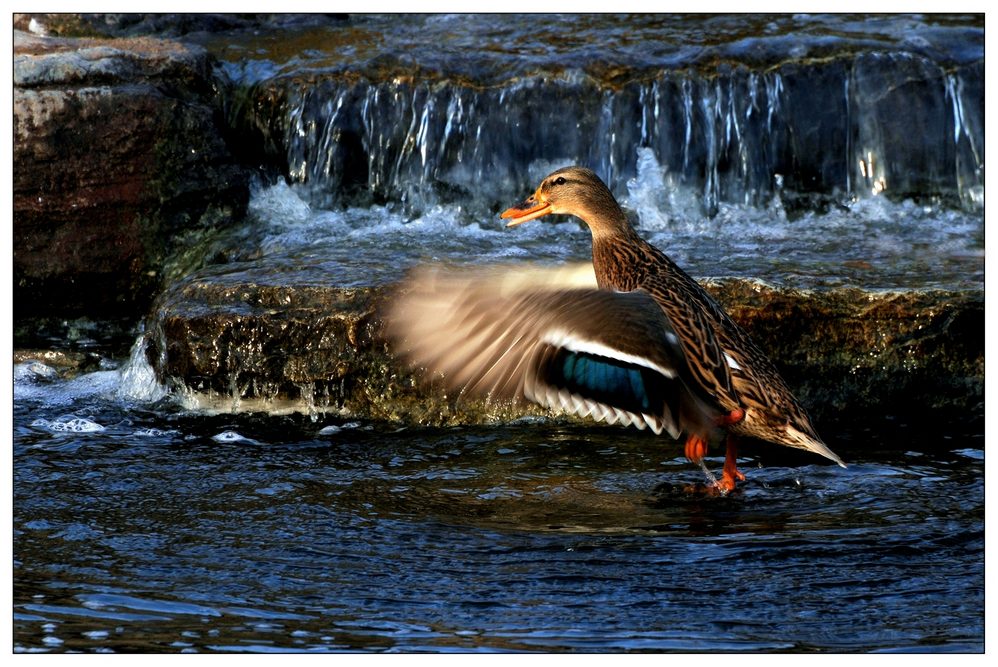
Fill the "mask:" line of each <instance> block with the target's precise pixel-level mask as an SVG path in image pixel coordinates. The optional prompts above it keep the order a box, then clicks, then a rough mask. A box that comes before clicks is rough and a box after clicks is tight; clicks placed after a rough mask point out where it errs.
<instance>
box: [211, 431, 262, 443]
mask: <svg viewBox="0 0 998 667" xmlns="http://www.w3.org/2000/svg"><path fill="white" fill-rule="evenodd" d="M211 439H212V440H214V441H215V442H220V443H225V444H233V443H240V444H244V445H259V444H260V443H259V442H258V441H256V440H253V439H252V438H247V437H246V436H244V435H241V434H239V433H236V432H235V431H222V432H221V433H218V434H217V435H213V436H211Z"/></svg>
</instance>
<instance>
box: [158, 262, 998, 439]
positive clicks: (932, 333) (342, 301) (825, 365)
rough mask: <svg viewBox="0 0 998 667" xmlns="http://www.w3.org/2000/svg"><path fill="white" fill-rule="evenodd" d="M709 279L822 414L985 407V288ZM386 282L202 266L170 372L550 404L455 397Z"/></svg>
mask: <svg viewBox="0 0 998 667" xmlns="http://www.w3.org/2000/svg"><path fill="white" fill-rule="evenodd" d="M706 286H707V288H708V289H709V290H710V291H711V292H712V293H713V294H714V295H715V296H716V297H717V299H718V300H719V301H720V302H721V303H722V304H723V305H724V306H725V308H726V309H728V312H730V314H731V315H732V317H733V318H734V319H735V320H736V321H738V322H739V323H740V324H741V325H742V326H744V327H745V328H746V329H747V330H748V331H749V333H750V334H751V335H752V337H753V339H754V340H755V341H756V342H757V343H758V344H759V345H760V347H762V348H763V350H764V351H766V352H767V354H769V355H770V356H771V358H772V359H773V360H774V361H775V362H776V364H777V366H778V367H779V368H780V369H781V372H782V373H783V374H784V377H785V378H786V379H787V381H788V383H789V384H790V386H791V387H792V388H793V389H794V390H795V392H797V393H798V395H799V397H800V398H801V399H802V401H803V402H804V403H805V405H807V406H808V409H809V410H810V412H811V413H812V415H813V416H814V417H815V418H816V419H817V421H818V422H819V424H820V423H821V422H826V423H839V424H850V425H853V424H856V423H868V424H878V423H880V424H882V423H883V421H884V420H893V419H897V420H905V421H908V422H910V423H919V422H924V421H925V420H936V419H958V420H961V421H964V422H967V423H970V422H973V421H974V420H978V419H982V418H983V395H984V393H983V392H984V383H983V378H984V340H983V317H984V308H983V298H982V296H981V295H979V294H968V293H956V292H945V291H898V292H871V291H864V290H859V289H836V290H830V291H821V292H804V291H799V290H793V289H782V288H774V287H770V286H766V285H764V284H761V283H758V282H755V281H748V280H735V279H731V280H724V281H720V282H714V281H709V282H707V283H706ZM383 298H384V291H383V290H381V289H379V288H363V289H342V288H336V287H314V286H313V287H293V286H268V285H262V284H258V283H255V282H252V281H249V280H247V281H245V282H242V283H237V284H235V285H233V284H232V283H231V282H226V284H218V283H216V282H215V281H213V280H212V279H211V278H210V277H207V276H203V277H200V278H199V277H196V276H195V277H192V279H191V280H189V281H188V282H187V283H186V284H184V285H180V286H177V287H175V288H173V289H171V290H169V291H168V292H167V293H166V294H164V295H163V297H162V298H161V299H160V301H159V302H158V305H157V308H156V309H155V312H156V314H155V316H154V317H153V318H152V319H151V321H150V322H149V326H148V330H149V331H150V332H151V336H150V338H151V341H152V346H151V347H152V349H151V351H150V357H151V359H152V360H153V363H154V366H155V368H156V370H157V373H158V375H159V377H161V378H163V379H165V380H166V381H167V382H168V383H169V384H170V385H171V386H172V387H173V388H174V389H175V390H177V391H178V392H179V393H181V394H182V395H184V396H186V397H187V398H188V400H189V401H190V402H191V403H192V404H193V405H197V406H200V407H208V408H212V409H217V410H222V411H228V410H236V411H242V410H270V411H274V410H297V411H301V412H309V411H323V410H332V411H340V410H343V411H346V412H347V413H349V414H352V415H356V416H362V417H368V418H375V419H389V420H394V421H399V422H405V423H420V424H459V423H465V424H467V423H483V422H493V421H496V420H507V421H508V420H512V419H515V418H517V417H520V416H523V415H542V414H549V413H547V412H545V411H543V410H541V409H540V408H537V407H536V406H510V405H488V404H486V403H484V402H482V401H480V400H474V399H470V398H466V397H463V398H460V399H458V397H454V396H447V395H445V394H444V392H443V390H442V389H441V388H440V387H439V386H438V385H436V384H434V383H433V381H432V378H430V380H429V381H420V380H419V379H417V378H416V377H414V376H413V375H412V374H411V373H409V372H408V371H407V370H406V369H405V368H404V367H403V366H402V364H401V363H400V362H398V361H397V360H396V359H394V358H393V357H392V356H391V354H390V353H389V351H388V350H387V348H386V346H385V344H384V343H383V342H381V341H380V339H379V337H378V335H377V332H378V328H379V326H380V324H379V322H378V319H377V315H376V313H377V311H378V305H379V303H380V302H381V300H382V299H383Z"/></svg>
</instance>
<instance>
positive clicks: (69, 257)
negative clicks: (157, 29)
mask: <svg viewBox="0 0 998 667" xmlns="http://www.w3.org/2000/svg"><path fill="white" fill-rule="evenodd" d="M14 41H15V55H14V183H13V185H14V187H13V192H14V304H15V306H14V307H15V316H16V318H17V319H18V320H19V321H22V322H23V321H24V318H30V317H36V316H44V317H49V318H51V317H78V316H81V315H87V316H89V317H96V318H101V317H113V316H126V317H127V316H130V317H131V318H133V321H135V320H138V319H139V318H140V317H141V316H142V314H144V313H145V312H146V308H147V306H148V304H149V303H150V302H151V301H152V299H153V297H154V296H155V294H156V293H157V292H158V291H159V290H160V289H161V288H162V286H163V285H164V284H165V282H166V281H167V280H168V279H169V278H170V276H169V275H168V274H169V272H170V267H169V266H167V259H168V258H169V257H170V256H171V254H173V253H174V252H175V251H177V250H183V249H187V248H189V247H190V246H193V245H196V244H197V243H198V239H199V238H200V237H201V235H203V233H204V231H205V230H210V229H212V228H214V227H216V226H218V225H222V224H224V223H227V222H228V221H230V220H232V219H235V218H237V217H240V216H242V214H243V212H244V209H245V206H246V202H247V199H248V179H247V175H246V173H245V172H244V170H243V169H241V168H239V167H237V166H236V165H235V163H234V160H233V158H232V156H231V153H230V151H229V149H228V147H227V146H226V143H225V141H224V140H223V138H222V137H223V132H224V128H223V127H222V125H221V123H220V122H219V118H218V114H217V113H216V108H215V104H216V101H215V91H214V88H213V83H212V78H211V61H210V58H209V56H208V55H207V53H206V52H205V51H204V50H203V49H201V48H200V47H191V46H185V45H182V44H179V43H175V42H169V41H165V40H159V39H152V38H136V39H127V40H104V39H90V38H86V39H63V38H47V37H39V36H34V35H30V34H27V33H22V32H15V40H14Z"/></svg>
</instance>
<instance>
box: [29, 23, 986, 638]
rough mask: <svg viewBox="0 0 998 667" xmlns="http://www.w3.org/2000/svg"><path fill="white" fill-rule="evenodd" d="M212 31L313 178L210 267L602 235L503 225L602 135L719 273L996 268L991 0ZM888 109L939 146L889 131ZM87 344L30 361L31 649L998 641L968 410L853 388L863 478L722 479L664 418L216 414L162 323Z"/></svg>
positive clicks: (325, 267)
mask: <svg viewBox="0 0 998 667" xmlns="http://www.w3.org/2000/svg"><path fill="white" fill-rule="evenodd" d="M458 25H459V26H460V29H457V28H456V26H458ZM555 36H558V38H557V39H555ZM191 39H199V40H201V41H202V43H205V44H206V45H207V46H208V47H209V48H211V49H212V50H214V51H215V52H216V53H217V54H219V56H220V57H221V58H222V59H223V65H222V74H223V75H224V76H225V77H227V78H228V79H229V80H230V85H233V86H236V87H240V86H241V87H242V88H241V90H243V91H244V93H245V94H246V95H247V96H249V95H250V94H251V93H252V91H254V90H255V91H259V90H265V89H268V90H278V91H281V95H283V97H282V99H283V100H284V102H283V106H281V105H278V107H277V108H278V109H279V114H278V121H279V122H276V123H275V124H274V125H273V127H274V128H276V129H274V130H273V132H272V134H271V135H270V136H269V138H270V139H271V140H273V142H275V145H279V146H281V147H282V148H281V150H280V151H278V153H279V159H278V160H277V161H278V162H282V163H283V165H284V167H285V168H286V173H287V178H286V179H277V180H275V179H273V178H264V179H262V180H261V183H260V185H259V186H258V187H257V188H256V190H255V192H254V195H253V199H252V201H251V204H250V213H249V216H248V220H247V224H246V225H245V226H243V227H241V228H240V229H239V230H235V231H233V232H232V233H231V234H230V235H229V236H227V237H225V238H223V239H221V240H220V241H219V243H220V244H221V246H220V247H222V248H223V249H224V254H225V255H226V257H227V259H228V262H227V263H226V264H225V265H219V266H214V267H209V268H208V269H207V270H206V271H205V275H206V276H208V278H209V279H210V280H212V281H216V282H218V283H222V284H224V283H226V282H231V283H233V284H238V283H240V282H244V281H267V282H271V283H277V284H288V285H310V284H319V285H329V284H334V285H339V286H366V285H378V284H384V283H387V282H390V281H392V280H395V279H397V278H398V277H399V276H401V275H402V273H403V271H404V270H405V269H406V267H408V266H411V265H412V264H414V263H416V262H421V261H441V260H442V261H449V262H454V263H464V262H472V263H486V262H487V263H491V262H504V263H510V262H517V261H543V262H551V263H557V262H564V261H578V260H584V259H586V258H587V257H588V252H589V238H588V233H587V232H586V231H585V230H584V229H583V228H582V227H581V226H579V225H578V224H577V223H575V222H566V223H563V224H547V223H543V222H537V223H531V224H529V225H524V226H522V227H519V228H517V229H515V230H507V229H505V228H503V227H502V225H501V223H500V221H499V220H498V218H497V215H496V214H497V212H498V211H499V210H501V208H503V207H504V206H507V205H510V204H512V203H514V202H515V201H518V200H519V199H520V198H522V197H523V196H525V195H526V194H528V193H529V192H530V190H531V189H532V187H533V186H534V185H536V182H537V181H538V179H539V178H540V177H542V176H543V175H544V174H545V173H546V172H547V171H548V170H549V169H552V168H555V167H559V166H563V165H564V164H568V163H572V162H578V163H583V164H587V165H588V166H591V167H593V168H595V169H597V170H598V171H599V172H600V173H601V175H603V176H604V178H606V179H607V181H608V183H609V184H610V185H611V187H612V189H613V190H614V192H615V194H616V195H617V196H618V197H619V199H620V200H621V202H622V203H623V204H624V205H625V207H626V208H627V209H628V212H629V214H630V215H631V216H632V217H633V219H634V222H635V224H636V226H637V228H638V230H639V231H640V233H641V234H643V235H644V236H645V237H646V238H648V239H649V240H651V241H652V242H653V243H655V244H656V245H658V246H660V247H662V248H663V249H665V250H666V251H667V252H668V253H669V254H670V256H672V257H673V259H675V260H676V261H677V262H678V263H679V264H680V265H681V266H684V267H685V268H687V269H688V270H689V271H690V273H691V274H693V275H695V276H703V277H726V276H737V277H745V278H752V279H759V280H763V281H766V282H769V283H773V284H777V285H787V286H793V287H800V288H806V289H833V288H837V287H859V288H863V289H873V290H899V289H902V290H909V289H937V288H942V289H947V290H954V291H959V292H979V291H982V290H983V272H984V217H983V153H982V151H983V102H982V101H981V102H980V103H979V102H978V101H977V100H978V97H977V95H978V94H979V92H980V91H982V90H983V26H982V25H979V24H978V23H975V21H974V20H970V19H967V18H959V17H957V18H952V17H936V18H934V19H928V18H925V17H874V18H863V17H851V16H833V17H789V16H785V17H763V18H759V19H751V20H750V19H747V18H744V17H743V18H740V19H734V18H724V17H652V18H648V19H643V20H637V19H633V18H631V19H627V18H619V17H583V18H579V17H576V18H575V19H568V18H558V19H554V18H552V19H551V20H550V21H546V22H544V23H543V29H540V30H538V24H537V23H536V22H533V23H532V22H530V21H527V20H526V19H521V18H518V17H510V18H508V19H504V18H501V17H496V16H493V17H443V16H432V15H431V16H421V17H405V18H400V17H358V18H354V19H352V20H351V21H348V22H345V23H343V24H335V25H331V24H328V23H321V22H320V23H316V21H315V20H311V22H306V23H305V24H289V25H285V26H283V27H282V28H281V29H280V30H276V29H275V30H274V31H272V32H267V31H264V32H257V33H255V34H245V35H226V36H224V37H219V36H217V35H210V36H206V35H201V36H197V35H195V36H191ZM593 44H599V45H600V46H598V47H597V46H593ZM843 53H852V54H857V55H856V56H855V59H852V60H848V64H840V65H836V64H834V63H836V62H838V60H837V59H838V58H841V57H842V54H843ZM826 60H827V61H829V62H832V63H833V65H830V66H829V67H827V68H825V69H822V68H820V67H819V68H817V69H814V67H815V66H816V65H815V63H822V62H825V61H826ZM885 61H891V62H892V63H894V65H892V66H890V67H888V66H886V65H885V64H884V62H885ZM843 62H846V61H843ZM898 62H902V64H901V65H897V63H898ZM976 63H980V64H981V66H980V68H979V69H980V74H979V77H980V78H976V77H978V74H977V72H978V69H977V64H976ZM805 67H806V68H811V69H806V73H805V74H802V71H805V70H802V69H801V68H805ZM344 72H354V73H355V75H354V76H344ZM357 72H360V73H361V74H359V75H356V73H357ZM815 73H817V74H820V76H818V75H816V74H815ZM897 80H903V81H905V82H907V83H906V85H903V86H895V85H893V83H892V82H896V81H897ZM805 84H807V86H805ZM805 88H806V89H805ZM246 91H250V92H246ZM821 91H824V92H825V93H827V94H825V95H823V96H820V97H818V98H815V97H814V95H816V94H818V92H821ZM828 91H833V92H834V94H833V93H830V92H828ZM899 91H900V92H899ZM888 93H890V94H888ZM891 94H894V95H901V97H894V98H891V96H890V95H891ZM243 99H249V97H246V98H243ZM233 100H234V101H233V102H232V109H230V110H231V111H232V117H233V118H234V119H237V121H234V122H238V118H245V115H242V116H241V115H240V114H245V111H246V110H245V109H241V110H240V109H237V108H236V107H238V106H239V104H238V100H239V98H238V96H234V97H233ZM828 100H832V102H828ZM899 101H901V102H903V103H904V104H905V105H908V106H906V107H904V108H906V109H907V110H908V111H909V112H910V114H909V115H910V117H911V118H916V119H920V122H923V123H924V126H922V127H923V129H924V133H925V134H926V136H927V137H928V138H927V140H926V142H927V143H926V145H927V146H928V148H924V149H923V148H918V147H912V146H913V144H914V142H911V141H909V140H907V137H908V136H910V130H911V127H912V126H911V125H910V124H904V123H902V124H901V125H900V126H894V125H892V124H891V123H890V122H888V120H889V119H890V118H891V114H892V113H894V114H897V111H898V109H897V108H895V109H893V110H891V109H888V108H887V107H885V106H884V105H885V104H886V105H889V104H897V103H899ZM825 106H830V107H831V108H830V109H829V110H828V111H827V113H825V112H822V113H818V112H817V111H815V110H816V109H819V108H822V107H825ZM267 113H270V112H269V111H268V112H267ZM839 122H841V123H843V124H844V125H843V127H844V128H845V129H842V128H839V127H838V126H837V125H836V123H839ZM911 122H914V121H911ZM541 127H543V128H547V131H548V133H549V134H548V135H546V136H545V137H543V138H541V137H539V135H537V132H539V131H540V130H538V129H537V128H541ZM898 127H900V129H898ZM809 128H810V129H809ZM805 130H807V131H805ZM840 130H841V131H840ZM811 131H813V133H812V134H808V132H811ZM906 132H908V133H909V134H908V135H906V134H905V133H906ZM802 137H803V139H802ZM795 141H797V143H794V142H795ZM801 142H803V143H801ZM940 147H941V148H940ZM812 149H813V151H812ZM826 149H827V150H826ZM937 149H938V150H937ZM795 151H796V152H795ZM801 151H804V152H807V151H812V152H813V153H814V155H815V156H817V157H815V158H814V159H812V160H810V162H808V161H807V160H804V159H803V158H801V155H804V153H802V152H801ZM271 157H273V156H271ZM812 157H814V156H812ZM805 162H807V164H804V163H805ZM794 165H797V167H795V168H791V167H793V166H794ZM808 179H813V183H815V185H814V186H813V187H811V186H809V185H808V183H809V182H812V181H809V180H808ZM65 344H66V346H68V347H74V348H76V349H79V350H83V351H89V352H92V353H94V354H96V355H98V356H99V357H100V359H101V361H100V366H99V368H98V370H95V371H93V372H87V373H82V374H80V375H77V376H75V377H72V376H70V377H59V376H58V375H57V374H56V373H55V372H54V371H53V370H52V369H51V368H49V367H48V366H45V365H44V364H41V363H37V362H34V363H23V364H19V365H17V366H15V368H14V377H13V387H14V401H13V477H14V480H13V482H14V492H13V501H14V525H13V529H14V591H13V603H14V609H13V613H14V650H15V651H18V652H36V651H56V652H64V651H85V652H109V651H122V652H126V651H148V652H154V651H155V652H158V651H168V652H195V651H196V652H211V651H246V652H270V651H282V650H291V651H489V652H491V651H524V650H526V651H694V652H706V651H714V652H716V651H777V652H779V651H846V652H854V651H856V652H864V651H884V652H897V651H952V652H977V651H982V650H983V647H984V437H983V432H984V429H983V413H982V409H981V407H980V406H976V405H968V414H967V418H966V420H964V421H960V422H958V423H953V422H951V421H947V422H945V423H938V424H937V425H936V427H935V428H932V429H925V428H922V427H918V428H915V427H913V426H911V425H908V424H906V423H903V422H899V421H896V420H895V421H891V420H890V419H889V418H887V417H885V419H884V420H883V422H882V423H879V424H857V423H853V421H852V420H851V419H850V415H849V414H848V412H847V413H845V414H842V415H841V416H840V417H839V418H837V419H835V420H832V421H830V422H829V423H826V424H821V425H820V428H821V431H822V434H823V436H824V438H825V440H826V441H827V442H829V444H830V445H831V446H832V448H833V449H834V450H835V451H836V452H837V453H838V454H840V455H841V456H842V457H843V458H844V459H845V460H846V461H847V462H848V463H849V468H848V469H845V470H843V469H841V468H838V467H835V466H829V465H825V463H824V462H823V461H820V460H816V459H815V458H812V457H808V456H806V455H798V454H796V453H793V452H781V451H775V450H770V449H766V448H765V447H763V446H759V447H757V448H746V449H745V451H744V452H743V453H742V454H743V458H742V460H741V462H740V467H742V469H743V470H745V472H746V473H747V474H748V481H747V482H746V483H745V484H744V485H743V486H741V487H740V489H739V491H737V492H736V493H734V494H732V495H731V496H728V497H724V498H719V497H708V496H704V495H701V494H691V493H687V492H686V491H685V490H684V489H685V488H686V487H687V486H690V485H695V484H697V483H700V482H702V481H703V475H702V473H701V472H700V471H699V470H698V469H697V468H696V467H695V466H692V465H690V464H689V463H688V462H686V461H685V459H684V458H683V456H682V447H681V445H680V444H679V443H676V442H673V441H671V440H670V439H668V438H661V437H660V438H656V437H654V436H652V435H650V434H648V433H645V432H638V431H630V430H623V429H619V428H614V427H604V426H594V427H585V426H580V425H578V424H573V423H567V422H562V421H560V420H557V419H550V420H538V419H523V420H521V421H520V422H517V423H513V424H503V425H495V426H491V427H475V428H471V427H462V428H448V429H430V428H417V427H401V426H399V425H397V424H386V423H380V422H367V421H364V420H359V419H356V418H355V417H353V416H351V415H333V414H327V415H314V414H313V415H312V416H308V415H286V416H274V415H265V414H215V415H211V414H203V413H198V412H195V411H191V410H189V409H187V408H186V407H185V405H184V403H183V400H182V397H179V396H175V395H173V394H170V393H169V392H168V391H167V389H166V388H165V387H163V386H161V385H160V384H159V383H158V382H157V381H156V379H155V377H154V375H153V373H152V370H151V368H149V366H148V364H147V362H146V361H145V359H144V357H143V355H142V354H141V349H140V348H137V349H136V350H135V351H134V353H133V355H132V357H131V358H130V359H128V358H122V356H121V355H120V354H118V353H116V352H115V351H114V348H113V346H112V345H110V344H109V342H108V341H105V340H102V339H101V337H100V334H99V332H95V331H90V332H89V333H86V334H85V335H81V336H80V337H77V338H75V339H74V340H72V341H65ZM885 390H889V388H886V389H885ZM712 454H714V456H713V457H711V458H709V459H708V464H709V465H710V467H711V468H713V469H714V471H715V472H716V471H717V470H718V469H719V468H720V466H721V463H722V459H721V458H720V457H719V456H717V455H718V454H719V452H718V451H716V450H715V451H713V452H712Z"/></svg>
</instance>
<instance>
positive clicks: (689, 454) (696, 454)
mask: <svg viewBox="0 0 998 667" xmlns="http://www.w3.org/2000/svg"><path fill="white" fill-rule="evenodd" d="M705 456H707V439H706V438H704V437H702V436H699V435H691V436H689V437H688V438H686V458H688V459H689V460H690V461H692V462H693V463H699V462H700V461H703V457H705Z"/></svg>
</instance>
